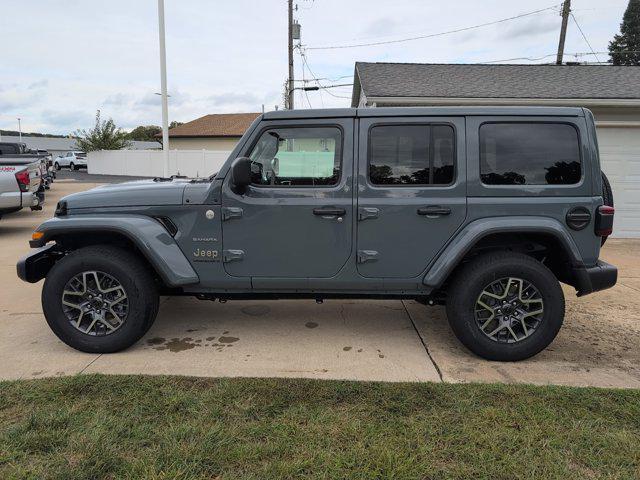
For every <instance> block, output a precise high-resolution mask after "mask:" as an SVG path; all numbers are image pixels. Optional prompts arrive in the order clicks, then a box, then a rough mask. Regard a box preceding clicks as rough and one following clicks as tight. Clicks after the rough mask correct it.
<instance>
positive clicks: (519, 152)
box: [480, 123, 582, 185]
mask: <svg viewBox="0 0 640 480" xmlns="http://www.w3.org/2000/svg"><path fill="white" fill-rule="evenodd" d="M480 178H481V180H482V183H484V184H485V185H574V184H577V183H579V182H580V179H581V178H582V168H581V161H580V142H579V138H578V132H577V130H576V129H575V128H574V127H573V126H571V125H568V124H563V123H485V124H483V125H481V126H480Z"/></svg>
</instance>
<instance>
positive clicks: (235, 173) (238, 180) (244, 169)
mask: <svg viewBox="0 0 640 480" xmlns="http://www.w3.org/2000/svg"><path fill="white" fill-rule="evenodd" d="M249 185H251V160H250V159H249V158H247V157H238V158H236V159H235V160H234V161H233V163H232V164H231V185H230V186H231V190H232V191H233V193H235V194H237V195H242V194H244V192H245V190H246V189H247V187H248V186H249Z"/></svg>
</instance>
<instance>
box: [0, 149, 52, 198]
mask: <svg viewBox="0 0 640 480" xmlns="http://www.w3.org/2000/svg"><path fill="white" fill-rule="evenodd" d="M0 155H5V156H6V155H10V156H12V157H14V158H15V157H17V156H23V155H25V156H28V157H34V156H37V157H40V159H41V164H40V178H41V180H42V182H43V184H44V188H45V189H46V190H48V189H49V188H50V186H51V184H52V183H53V180H54V178H55V172H54V171H53V164H52V161H51V154H50V153H49V152H48V151H46V150H32V149H30V148H28V147H27V144H26V143H22V142H0Z"/></svg>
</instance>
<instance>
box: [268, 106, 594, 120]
mask: <svg viewBox="0 0 640 480" xmlns="http://www.w3.org/2000/svg"><path fill="white" fill-rule="evenodd" d="M480 115H482V116H485V115H487V116H500V115H503V116H520V115H522V116H544V117H583V116H584V110H583V109H582V108H580V107H529V106H495V107H493V106H473V107H462V106H460V107H378V108H321V109H320V108H319V109H306V110H275V111H272V112H266V113H264V114H263V116H262V119H263V120H287V119H291V120H293V119H312V118H336V117H338V118H344V117H353V118H356V117H358V118H360V117H363V118H364V117H416V116H420V117H435V116H480Z"/></svg>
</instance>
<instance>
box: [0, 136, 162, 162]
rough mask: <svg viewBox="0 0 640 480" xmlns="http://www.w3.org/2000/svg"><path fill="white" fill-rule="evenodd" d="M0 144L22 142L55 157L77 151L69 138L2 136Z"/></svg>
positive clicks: (144, 145) (136, 144)
mask: <svg viewBox="0 0 640 480" xmlns="http://www.w3.org/2000/svg"><path fill="white" fill-rule="evenodd" d="M0 141H2V142H12V143H16V142H22V143H25V144H26V145H27V148H30V149H32V150H47V151H48V152H49V153H50V154H51V155H53V156H54V157H57V156H58V155H64V154H65V153H67V152H71V151H73V150H78V146H77V145H76V139H75V138H69V137H28V136H26V135H22V140H20V137H19V136H18V135H2V138H1V139H0ZM159 148H161V145H160V144H159V143H158V142H140V141H137V140H136V141H133V142H131V146H130V147H129V149H130V150H154V149H159Z"/></svg>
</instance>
